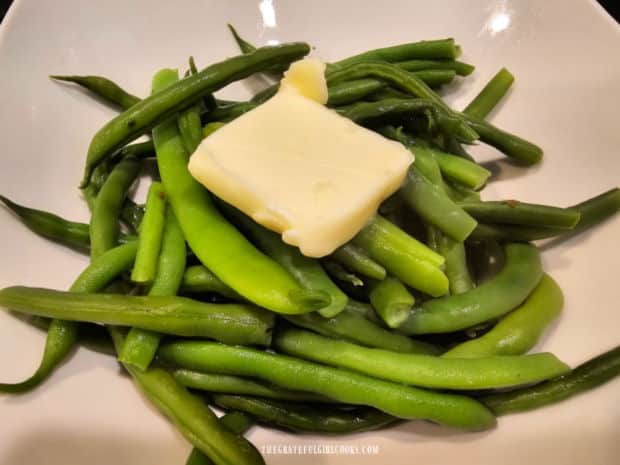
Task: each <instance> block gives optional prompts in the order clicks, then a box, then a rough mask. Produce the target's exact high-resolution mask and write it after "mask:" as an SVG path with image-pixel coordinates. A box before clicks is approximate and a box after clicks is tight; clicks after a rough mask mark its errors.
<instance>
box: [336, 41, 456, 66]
mask: <svg viewBox="0 0 620 465" xmlns="http://www.w3.org/2000/svg"><path fill="white" fill-rule="evenodd" d="M456 56H457V52H456V46H455V43H454V39H440V40H424V41H421V42H411V43H407V44H399V45H393V46H391V47H385V48H378V49H375V50H368V51H366V52H363V53H360V54H358V55H353V56H350V57H348V58H345V59H343V60H339V61H337V62H335V63H334V64H333V65H334V68H338V69H339V68H344V67H346V66H349V65H353V64H357V63H363V62H366V61H388V62H399V61H404V60H413V59H427V58H428V59H437V58H448V59H451V60H452V59H454V58H456Z"/></svg>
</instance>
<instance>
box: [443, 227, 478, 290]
mask: <svg viewBox="0 0 620 465" xmlns="http://www.w3.org/2000/svg"><path fill="white" fill-rule="evenodd" d="M436 237H437V250H438V251H439V252H440V253H441V255H442V256H443V257H444V258H445V259H446V264H445V269H444V272H445V273H446V276H447V277H448V282H449V283H450V293H451V294H462V293H464V292H467V291H469V290H471V289H472V288H473V287H474V284H473V282H472V279H471V275H470V274H469V268H468V266H467V256H466V253H465V245H464V244H463V243H462V242H457V241H455V240H453V239H451V238H449V237H448V236H446V235H445V234H441V233H438V234H437V236H436Z"/></svg>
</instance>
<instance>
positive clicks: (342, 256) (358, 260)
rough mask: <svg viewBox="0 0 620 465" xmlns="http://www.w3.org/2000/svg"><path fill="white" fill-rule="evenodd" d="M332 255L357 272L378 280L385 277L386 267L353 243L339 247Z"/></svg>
mask: <svg viewBox="0 0 620 465" xmlns="http://www.w3.org/2000/svg"><path fill="white" fill-rule="evenodd" d="M330 257H331V258H332V259H334V260H336V261H337V262H338V263H340V264H341V265H344V266H345V267H346V268H348V269H350V270H351V271H354V272H355V273H358V274H361V275H364V276H367V277H369V278H373V279H378V280H381V279H383V278H385V275H386V271H385V268H383V267H382V266H381V265H379V264H378V263H377V262H376V261H374V260H373V259H372V258H370V257H369V256H368V255H366V254H365V253H364V251H363V250H361V249H360V248H359V247H356V246H354V245H353V244H351V243H347V244H345V245H343V246H342V247H339V248H337V249H336V250H335V251H334V253H332V254H331V255H330Z"/></svg>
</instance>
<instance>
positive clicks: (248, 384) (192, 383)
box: [172, 369, 328, 402]
mask: <svg viewBox="0 0 620 465" xmlns="http://www.w3.org/2000/svg"><path fill="white" fill-rule="evenodd" d="M172 375H173V376H174V379H176V380H177V381H178V382H179V383H181V384H182V385H183V386H185V387H187V388H190V389H200V390H202V391H208V392H218V393H222V394H245V395H250V396H258V397H268V398H272V399H280V400H294V401H299V402H328V400H327V398H325V397H322V396H317V395H316V394H312V393H309V392H302V391H289V390H287V389H282V388H279V387H277V386H271V385H269V384H264V383H260V382H258V381H255V380H253V379H250V378H242V377H240V376H231V375H220V374H212V373H200V372H197V371H191V370H184V369H177V370H174V371H172Z"/></svg>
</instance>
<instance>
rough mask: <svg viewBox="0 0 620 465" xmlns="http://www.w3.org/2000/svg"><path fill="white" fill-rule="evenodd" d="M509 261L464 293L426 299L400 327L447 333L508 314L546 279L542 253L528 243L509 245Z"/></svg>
mask: <svg viewBox="0 0 620 465" xmlns="http://www.w3.org/2000/svg"><path fill="white" fill-rule="evenodd" d="M505 250H506V264H505V266H504V268H503V269H502V270H501V271H500V272H499V273H498V274H497V275H496V276H495V277H493V278H492V279H490V280H488V281H487V282H485V283H483V284H481V285H480V286H478V287H477V288H475V289H472V290H470V291H468V292H465V293H463V294H457V295H451V296H447V297H442V298H440V299H433V300H428V301H426V302H424V303H423V304H422V305H421V306H420V307H418V308H414V309H413V310H412V312H411V315H410V316H409V318H408V319H407V321H405V323H404V324H403V325H402V326H401V327H400V328H399V330H401V331H404V332H406V333H408V334H427V333H447V332H453V331H458V330H461V329H466V328H469V327H472V326H475V325H477V324H480V323H483V322H485V321H489V320H492V319H493V318H497V317H499V316H501V315H504V314H506V313H508V312H509V311H510V310H512V309H514V308H515V307H517V306H518V305H519V304H521V303H522V302H523V301H524V300H525V299H526V298H527V296H528V295H529V294H530V292H532V290H534V288H535V287H536V285H538V283H539V281H540V279H541V278H542V267H541V263H540V255H539V253H538V251H537V250H536V248H535V247H534V246H531V245H528V244H517V243H515V244H508V245H506V249H505Z"/></svg>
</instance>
